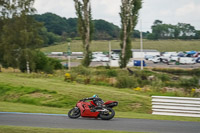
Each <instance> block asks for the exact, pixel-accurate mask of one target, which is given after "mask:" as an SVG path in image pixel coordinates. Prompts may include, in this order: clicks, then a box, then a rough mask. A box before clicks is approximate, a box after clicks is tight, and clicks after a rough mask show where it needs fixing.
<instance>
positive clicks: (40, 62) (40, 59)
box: [35, 51, 62, 73]
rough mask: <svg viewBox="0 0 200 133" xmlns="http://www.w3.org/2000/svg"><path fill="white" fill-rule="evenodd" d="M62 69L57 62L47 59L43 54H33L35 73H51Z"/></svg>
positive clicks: (38, 52)
mask: <svg viewBox="0 0 200 133" xmlns="http://www.w3.org/2000/svg"><path fill="white" fill-rule="evenodd" d="M58 69H62V64H61V63H60V61H59V60H57V59H53V58H48V57H47V56H46V55H45V54H44V53H42V52H40V51H36V54H35V71H36V72H38V71H44V72H45V73H53V71H54V70H58Z"/></svg>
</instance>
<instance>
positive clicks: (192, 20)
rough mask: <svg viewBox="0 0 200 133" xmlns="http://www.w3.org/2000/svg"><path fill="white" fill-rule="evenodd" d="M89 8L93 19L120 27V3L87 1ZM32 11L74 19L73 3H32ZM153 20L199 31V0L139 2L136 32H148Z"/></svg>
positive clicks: (54, 0) (115, 0)
mask: <svg viewBox="0 0 200 133" xmlns="http://www.w3.org/2000/svg"><path fill="white" fill-rule="evenodd" d="M91 4H92V17H93V19H104V20H106V21H108V22H111V23H113V24H115V25H118V26H120V16H119V12H120V5H121V0H91ZM34 7H35V8H36V9H37V13H38V14H43V13H46V12H52V13H55V14H57V15H59V16H61V17H66V18H70V17H72V18H73V17H76V14H75V8H74V1H73V0H35V4H34ZM157 19H158V20H162V21H163V23H166V24H174V25H175V24H177V23H178V22H181V23H189V24H191V25H192V26H194V27H195V28H196V29H197V30H200V0H143V4H142V9H141V10H140V12H139V22H138V24H137V26H136V29H137V30H141V29H142V31H151V26H152V25H153V22H154V21H155V20H157ZM140 21H141V22H140ZM141 27H142V28H141Z"/></svg>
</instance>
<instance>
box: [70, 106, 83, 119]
mask: <svg viewBox="0 0 200 133" xmlns="http://www.w3.org/2000/svg"><path fill="white" fill-rule="evenodd" d="M68 116H69V118H72V119H76V118H78V117H80V116H81V111H80V109H79V108H77V107H75V108H73V109H71V110H70V111H69V112H68Z"/></svg>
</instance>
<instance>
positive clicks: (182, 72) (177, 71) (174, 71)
mask: <svg viewBox="0 0 200 133" xmlns="http://www.w3.org/2000/svg"><path fill="white" fill-rule="evenodd" d="M152 70H153V71H158V72H165V73H170V74H176V75H196V76H200V68H197V69H192V70H185V69H171V68H153V69H152Z"/></svg>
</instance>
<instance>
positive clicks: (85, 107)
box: [68, 100, 118, 120]
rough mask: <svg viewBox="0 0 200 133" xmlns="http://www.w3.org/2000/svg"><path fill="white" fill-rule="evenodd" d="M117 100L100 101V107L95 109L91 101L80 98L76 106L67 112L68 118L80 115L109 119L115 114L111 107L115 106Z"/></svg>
mask: <svg viewBox="0 0 200 133" xmlns="http://www.w3.org/2000/svg"><path fill="white" fill-rule="evenodd" d="M117 105H118V102H117V101H107V102H105V103H102V107H101V108H99V109H95V110H94V108H95V107H97V105H96V104H95V103H94V102H93V101H89V102H86V101H85V100H80V101H79V102H78V103H77V104H76V107H74V108H73V109H71V110H70V111H69V112H68V116H69V118H72V119H76V118H79V117H80V116H81V117H89V118H101V119H102V120H110V119H112V118H113V117H114V116H115V111H114V110H113V109H112V108H113V107H115V106H117Z"/></svg>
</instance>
